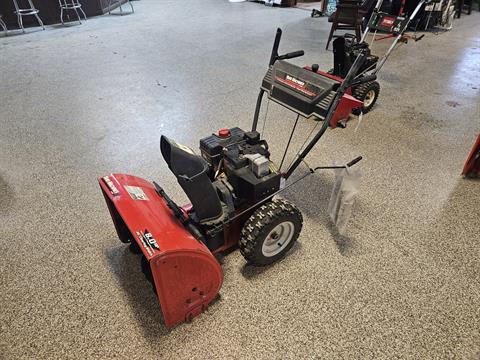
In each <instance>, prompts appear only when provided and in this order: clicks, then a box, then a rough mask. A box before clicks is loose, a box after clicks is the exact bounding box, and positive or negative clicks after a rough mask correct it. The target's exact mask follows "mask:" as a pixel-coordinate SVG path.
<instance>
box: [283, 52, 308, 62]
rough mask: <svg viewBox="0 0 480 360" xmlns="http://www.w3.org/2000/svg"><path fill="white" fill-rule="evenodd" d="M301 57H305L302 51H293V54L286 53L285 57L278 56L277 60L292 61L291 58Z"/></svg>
mask: <svg viewBox="0 0 480 360" xmlns="http://www.w3.org/2000/svg"><path fill="white" fill-rule="evenodd" d="M303 55H305V52H304V51H303V50H298V51H294V52H291V53H287V54H285V55H280V56H279V57H278V60H286V59H293V58H296V57H299V56H303Z"/></svg>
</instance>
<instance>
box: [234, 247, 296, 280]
mask: <svg viewBox="0 0 480 360" xmlns="http://www.w3.org/2000/svg"><path fill="white" fill-rule="evenodd" d="M301 247H302V245H301V244H300V243H299V242H295V244H293V246H292V248H291V249H290V251H289V252H288V253H287V254H286V256H285V258H288V257H289V256H291V255H292V254H294V253H296V252H297V251H299V250H300V249H301ZM285 258H282V259H281V260H279V261H276V262H274V263H273V264H271V265H267V266H254V265H249V264H244V265H243V266H242V269H241V270H240V272H241V273H242V276H243V277H244V278H245V279H252V278H255V277H256V276H258V275H260V274H263V273H265V272H267V271H270V270H272V271H277V270H274V269H275V267H276V265H277V264H278V262H281V261H284V260H285Z"/></svg>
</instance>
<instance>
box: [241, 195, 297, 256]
mask: <svg viewBox="0 0 480 360" xmlns="http://www.w3.org/2000/svg"><path fill="white" fill-rule="evenodd" d="M302 224H303V217H302V213H301V212H300V210H298V209H297V207H296V206H295V205H293V204H291V203H289V202H288V201H286V200H283V199H276V200H273V201H270V202H268V203H266V204H264V205H262V206H261V207H259V208H258V209H257V210H256V211H255V212H254V213H253V214H252V215H251V216H250V218H249V219H248V220H247V222H246V223H245V225H244V226H243V229H242V233H241V235H240V241H239V248H240V252H241V253H242V255H243V257H244V258H245V259H246V260H247V262H248V263H249V264H252V265H268V264H271V263H273V262H275V261H277V260H279V259H280V258H282V257H283V256H284V255H285V254H286V253H287V252H288V251H289V250H290V248H291V247H292V246H293V244H294V243H295V241H296V240H297V238H298V235H299V234H300V231H301V230H302Z"/></svg>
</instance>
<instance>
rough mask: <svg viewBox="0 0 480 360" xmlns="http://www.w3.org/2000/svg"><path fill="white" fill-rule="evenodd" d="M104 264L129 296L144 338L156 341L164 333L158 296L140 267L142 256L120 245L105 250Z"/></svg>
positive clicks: (165, 330) (164, 328)
mask: <svg viewBox="0 0 480 360" xmlns="http://www.w3.org/2000/svg"><path fill="white" fill-rule="evenodd" d="M105 257H106V259H107V263H108V265H109V266H110V268H111V269H112V273H113V274H114V275H115V277H116V278H117V280H118V282H119V284H120V286H121V287H122V288H123V290H124V291H125V293H126V294H127V296H128V299H129V302H130V304H131V309H132V311H133V314H134V315H135V318H136V319H137V321H138V323H139V324H140V326H141V328H142V330H143V333H144V337H145V338H146V339H149V340H155V341H158V337H159V336H162V335H167V334H168V333H169V330H168V329H167V328H166V327H165V325H164V322H163V317H162V311H161V308H160V304H159V302H158V298H157V297H156V295H155V293H154V291H153V288H152V285H151V284H150V282H149V281H148V280H147V279H146V278H145V275H144V274H143V272H142V269H141V259H142V257H141V255H136V254H132V253H131V252H130V250H129V249H128V245H123V244H122V245H120V246H117V247H114V248H111V249H107V250H106V251H105Z"/></svg>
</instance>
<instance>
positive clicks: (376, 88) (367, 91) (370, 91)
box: [352, 81, 380, 115]
mask: <svg viewBox="0 0 480 360" xmlns="http://www.w3.org/2000/svg"><path fill="white" fill-rule="evenodd" d="M379 94H380V84H379V83H378V82H376V81H370V82H367V83H365V84H361V85H358V86H356V87H355V88H353V89H352V96H353V97H354V98H355V99H358V100H360V101H363V102H364V103H365V104H364V105H363V107H361V108H358V109H354V110H353V111H352V112H353V113H354V114H355V115H360V113H361V112H363V113H364V114H366V113H368V112H369V111H370V110H372V108H373V106H374V105H375V103H376V102H377V99H378V95H379Z"/></svg>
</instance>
